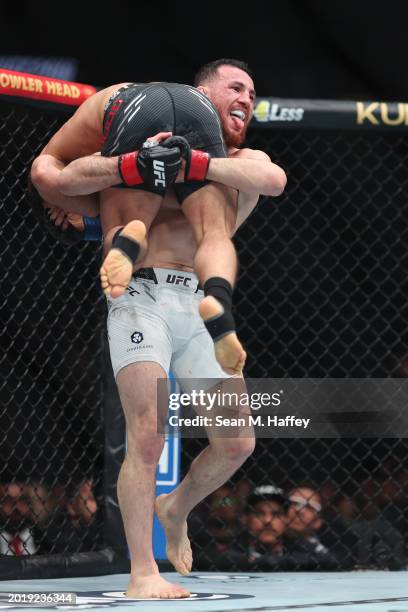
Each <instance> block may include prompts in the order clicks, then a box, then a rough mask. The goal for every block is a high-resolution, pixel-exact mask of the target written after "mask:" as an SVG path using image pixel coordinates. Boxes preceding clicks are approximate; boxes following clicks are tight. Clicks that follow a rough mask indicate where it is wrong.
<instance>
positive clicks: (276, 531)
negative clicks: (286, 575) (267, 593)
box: [245, 485, 288, 567]
mask: <svg viewBox="0 0 408 612" xmlns="http://www.w3.org/2000/svg"><path fill="white" fill-rule="evenodd" d="M287 509H288V500H287V498H286V497H285V495H284V493H283V490H282V489H280V488H279V487H275V486H274V485H263V486H259V487H256V489H254V491H253V492H252V493H251V495H250V496H249V497H248V506H247V511H246V517H245V522H246V525H247V529H248V536H249V538H248V545H247V551H246V552H247V555H248V561H249V563H250V564H251V563H256V562H257V561H263V562H264V564H265V563H266V565H267V566H269V567H270V566H272V565H274V564H279V561H280V559H281V557H282V556H283V555H284V553H285V545H284V540H283V534H284V533H285V531H286V526H287V516H286V512H287Z"/></svg>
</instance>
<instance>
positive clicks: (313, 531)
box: [285, 486, 339, 570]
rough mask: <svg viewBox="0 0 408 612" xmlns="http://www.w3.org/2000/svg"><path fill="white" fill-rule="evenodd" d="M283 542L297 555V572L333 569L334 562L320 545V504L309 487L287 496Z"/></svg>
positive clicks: (290, 492) (336, 561)
mask: <svg viewBox="0 0 408 612" xmlns="http://www.w3.org/2000/svg"><path fill="white" fill-rule="evenodd" d="M288 499H289V509H288V515H287V519H288V521H287V531H286V534H285V536H286V542H287V546H288V548H289V549H290V550H292V551H293V552H296V553H297V569H317V570H318V569H335V568H336V567H338V563H339V562H338V559H337V558H336V556H335V555H334V554H333V553H332V552H330V551H329V550H328V548H327V546H325V545H324V544H323V542H322V541H321V539H320V537H319V535H318V532H319V531H320V530H321V529H322V527H323V519H322V500H321V497H320V495H319V493H318V492H317V491H316V490H315V489H313V488H312V487H309V486H300V487H295V488H293V489H291V490H290V491H289V493H288Z"/></svg>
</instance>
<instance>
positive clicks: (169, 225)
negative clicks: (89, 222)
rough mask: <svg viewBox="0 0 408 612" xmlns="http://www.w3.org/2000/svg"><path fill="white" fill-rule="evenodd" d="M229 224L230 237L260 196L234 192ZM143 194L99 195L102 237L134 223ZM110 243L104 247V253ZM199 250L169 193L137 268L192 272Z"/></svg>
mask: <svg viewBox="0 0 408 612" xmlns="http://www.w3.org/2000/svg"><path fill="white" fill-rule="evenodd" d="M245 154H246V153H245V150H237V149H235V150H233V151H230V152H229V157H235V156H237V157H241V156H245ZM230 193H231V199H230V203H229V210H228V221H229V223H228V224H229V227H230V233H231V236H233V235H234V234H235V232H236V231H237V229H238V227H239V226H240V225H242V223H243V222H244V221H245V220H246V219H247V217H248V216H249V215H250V214H251V212H252V211H253V210H254V208H255V206H256V204H257V201H258V195H257V194H246V193H242V192H240V193H238V192H237V191H236V190H234V189H231V190H230ZM140 194H141V192H140V191H134V190H132V189H108V190H106V191H104V192H102V193H101V194H100V209H101V221H102V228H103V234H104V236H106V235H107V234H108V232H109V231H110V230H111V229H112V228H113V227H117V226H123V225H126V224H127V223H128V222H129V221H131V220H132V219H134V210H135V208H134V202H135V198H137V197H138V195H139V197H140ZM109 248H110V243H107V244H105V251H107V250H108V249H109ZM196 250H197V245H196V243H195V240H194V237H193V233H192V230H191V227H190V224H189V222H188V221H187V219H186V217H185V216H184V214H183V212H182V210H181V207H180V204H179V203H178V201H177V199H176V197H175V195H174V192H173V191H172V190H171V189H170V190H168V191H167V193H166V196H165V198H164V200H163V203H162V205H161V207H160V210H159V212H158V214H157V216H156V218H155V219H154V221H153V223H152V225H151V227H150V230H149V235H148V248H147V251H146V252H145V255H144V257H143V259H142V260H140V261H139V262H138V264H137V267H138V268H150V267H157V268H172V269H177V270H184V271H188V272H192V271H193V266H194V254H195V252H196Z"/></svg>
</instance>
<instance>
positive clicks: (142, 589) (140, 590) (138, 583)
mask: <svg viewBox="0 0 408 612" xmlns="http://www.w3.org/2000/svg"><path fill="white" fill-rule="evenodd" d="M126 597H131V598H133V599H182V598H184V597H190V593H189V592H188V591H186V590H185V589H183V588H182V587H180V586H178V585H177V584H172V583H171V582H167V580H165V579H164V578H162V577H161V576H160V575H159V574H153V575H151V576H141V577H137V578H132V579H131V581H130V583H129V586H128V588H127V591H126Z"/></svg>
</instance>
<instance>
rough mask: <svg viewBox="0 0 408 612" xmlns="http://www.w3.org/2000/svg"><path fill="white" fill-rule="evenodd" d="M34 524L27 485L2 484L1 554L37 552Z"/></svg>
mask: <svg viewBox="0 0 408 612" xmlns="http://www.w3.org/2000/svg"><path fill="white" fill-rule="evenodd" d="M34 524H35V520H34V514H33V511H32V506H31V502H30V490H29V489H28V487H27V485H24V484H22V483H20V482H11V483H8V484H4V485H0V554H1V555H7V556H22V555H33V554H35V553H36V552H37V550H38V544H37V543H36V542H35V540H34Z"/></svg>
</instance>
